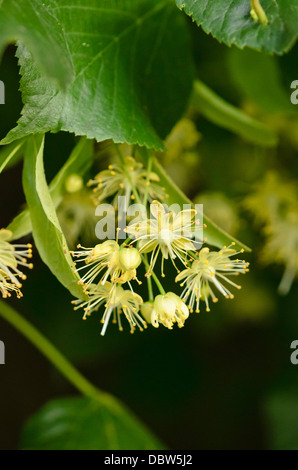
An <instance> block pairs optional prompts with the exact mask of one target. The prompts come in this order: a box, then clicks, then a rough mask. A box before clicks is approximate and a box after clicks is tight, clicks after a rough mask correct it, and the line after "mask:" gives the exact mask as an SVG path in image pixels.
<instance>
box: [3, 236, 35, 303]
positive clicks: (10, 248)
mask: <svg viewBox="0 0 298 470" xmlns="http://www.w3.org/2000/svg"><path fill="white" fill-rule="evenodd" d="M12 235H13V234H12V232H11V231H10V230H6V229H1V230H0V292H1V294H2V297H3V298H4V299H5V298H7V297H11V293H12V292H15V293H16V295H17V297H18V298H20V297H22V292H21V287H22V283H21V280H22V281H24V280H25V279H26V277H27V276H26V275H25V274H24V273H23V272H22V271H21V269H22V268H21V267H26V268H29V269H32V268H33V264H32V263H28V259H29V258H32V245H31V244H30V243H28V244H27V245H17V244H13V243H10V240H11V238H12Z"/></svg>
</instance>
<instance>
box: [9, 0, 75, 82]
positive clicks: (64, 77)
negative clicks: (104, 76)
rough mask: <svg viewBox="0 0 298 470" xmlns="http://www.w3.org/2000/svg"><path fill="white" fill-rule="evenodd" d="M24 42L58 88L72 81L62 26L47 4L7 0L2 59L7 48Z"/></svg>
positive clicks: (37, 0)
mask: <svg viewBox="0 0 298 470" xmlns="http://www.w3.org/2000/svg"><path fill="white" fill-rule="evenodd" d="M16 40H21V41H22V42H23V43H24V44H26V46H27V47H28V50H30V52H31V53H32V54H34V57H35V59H36V61H37V64H38V67H40V68H41V69H42V70H43V71H44V72H45V73H46V75H47V76H48V77H50V78H52V79H53V78H54V79H55V80H56V81H57V82H58V84H59V86H61V87H62V88H66V86H67V85H68V84H69V83H70V82H71V81H72V80H73V78H74V74H73V65H72V62H71V58H70V57H69V55H68V54H65V49H66V47H67V44H66V41H65V36H64V31H63V28H62V25H61V23H60V24H59V22H58V21H57V19H56V18H55V17H53V15H52V13H51V11H50V10H49V9H48V6H47V4H46V2H41V1H39V0H4V2H1V4H0V58H1V55H2V53H3V49H4V47H5V46H6V45H7V44H9V43H11V42H15V41H16Z"/></svg>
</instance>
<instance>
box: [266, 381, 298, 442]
mask: <svg viewBox="0 0 298 470" xmlns="http://www.w3.org/2000/svg"><path fill="white" fill-rule="evenodd" d="M265 408H266V414H267V417H268V433H269V436H268V437H269V440H270V449H272V450H298V440H297V435H298V402H297V388H296V389H295V390H294V391H293V390H280V391H279V392H275V393H274V394H273V395H272V396H271V397H269V398H268V399H267V402H266V407H265Z"/></svg>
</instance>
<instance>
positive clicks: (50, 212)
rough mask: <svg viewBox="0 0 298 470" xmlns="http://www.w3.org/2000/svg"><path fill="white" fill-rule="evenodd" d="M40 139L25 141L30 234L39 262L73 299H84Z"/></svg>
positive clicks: (37, 137)
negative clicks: (39, 258) (59, 220)
mask: <svg viewBox="0 0 298 470" xmlns="http://www.w3.org/2000/svg"><path fill="white" fill-rule="evenodd" d="M43 148H44V136H42V135H38V136H32V137H31V138H30V139H28V144H27V149H26V153H25V163H24V173H23V186H24V192H25V196H26V200H27V203H28V207H29V211H30V219H31V223H32V233H33V238H34V242H35V245H36V247H37V249H38V252H39V254H40V257H41V259H42V260H43V261H44V263H45V264H46V265H47V266H48V267H49V268H50V270H51V271H52V273H53V274H54V275H55V276H56V277H57V279H58V280H59V281H60V282H61V284H63V285H64V286H65V287H66V288H67V289H68V290H69V291H70V292H71V293H72V295H73V296H75V297H79V298H84V294H83V290H82V287H81V286H80V285H78V280H79V277H78V276H77V275H76V274H75V272H74V271H73V261H72V258H71V255H70V253H69V250H68V247H67V243H66V240H65V238H64V235H63V233H62V230H61V227H60V225H59V222H58V219H57V215H56V212H55V207H54V204H53V201H52V198H51V195H50V192H49V188H48V185H47V182H46V178H45V174H44V167H43Z"/></svg>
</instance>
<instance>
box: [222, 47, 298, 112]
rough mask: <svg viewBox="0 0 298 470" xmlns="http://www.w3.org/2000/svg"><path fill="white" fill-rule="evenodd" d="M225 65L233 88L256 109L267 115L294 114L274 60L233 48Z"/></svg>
mask: <svg viewBox="0 0 298 470" xmlns="http://www.w3.org/2000/svg"><path fill="white" fill-rule="evenodd" d="M228 64H229V67H230V72H231V76H232V79H233V80H234V82H235V85H236V86H237V87H238V88H239V90H240V91H241V92H242V93H244V95H245V97H248V98H250V99H252V100H254V102H255V103H256V105H257V106H258V107H261V108H263V109H264V110H265V111H267V112H269V113H278V112H282V113H287V114H295V113H297V110H296V108H295V106H293V105H292V104H291V102H290V87H289V89H288V90H286V89H285V88H284V87H283V85H282V81H281V73H280V69H279V66H278V60H277V58H276V57H273V56H269V55H264V54H260V53H259V52H255V51H252V50H249V49H246V50H244V51H240V50H239V49H235V48H233V49H231V50H230V51H229V55H228ZM260 77H262V80H260Z"/></svg>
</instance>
